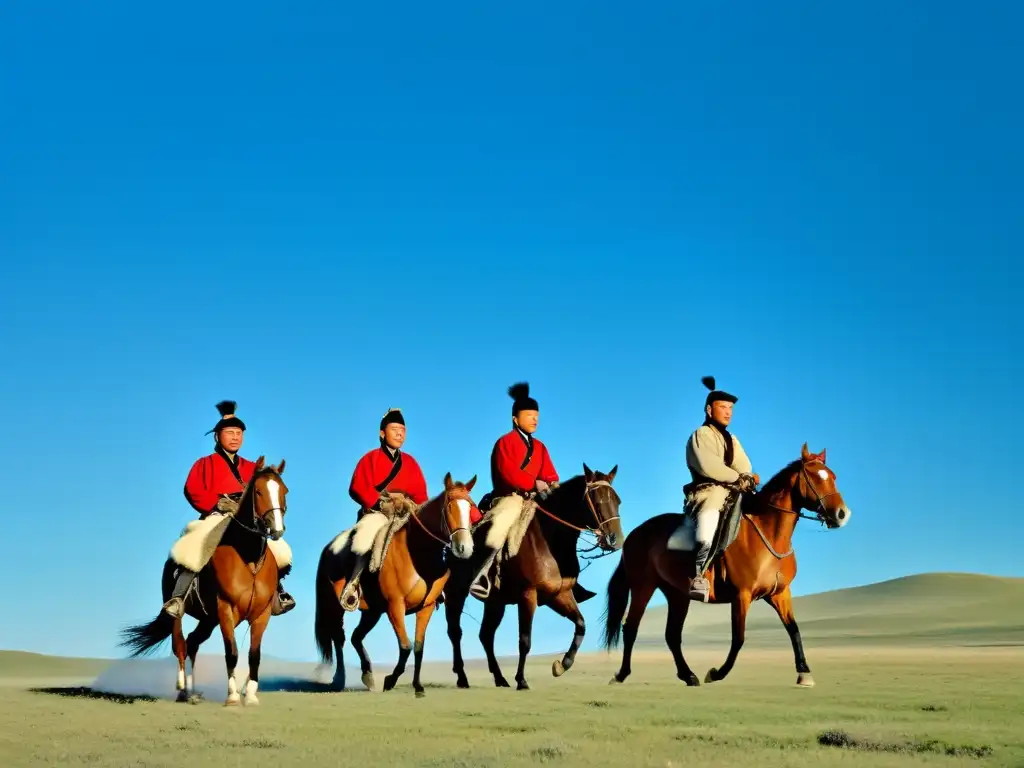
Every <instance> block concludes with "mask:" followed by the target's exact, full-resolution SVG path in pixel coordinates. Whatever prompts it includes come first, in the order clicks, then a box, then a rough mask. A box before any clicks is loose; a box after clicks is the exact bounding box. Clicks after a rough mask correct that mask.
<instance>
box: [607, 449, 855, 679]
mask: <svg viewBox="0 0 1024 768" xmlns="http://www.w3.org/2000/svg"><path fill="white" fill-rule="evenodd" d="M800 455H801V458H800V459H799V460H797V461H794V462H793V463H792V464H789V465H788V466H787V467H785V468H784V469H782V470H781V471H780V472H779V473H778V474H777V475H775V477H773V478H772V479H771V480H769V481H768V482H767V483H765V485H764V487H763V488H762V489H761V490H760V491H759V492H757V493H755V494H752V495H749V496H744V497H743V499H742V513H743V517H742V522H741V524H740V528H739V532H738V534H737V536H736V539H735V541H733V543H732V544H730V545H729V547H728V548H727V549H726V550H725V552H724V553H722V554H721V555H719V556H717V557H715V559H714V561H713V562H712V564H711V567H710V568H709V569H708V572H707V575H706V578H707V579H708V581H709V582H710V584H711V594H710V596H709V600H708V602H710V603H715V604H724V603H731V605H732V646H731V647H730V649H729V656H728V658H726V660H725V664H723V665H722V668H721V669H711V670H710V671H709V672H708V673H707V676H706V677H705V679H704V682H706V683H710V682H714V681H716V680H722V679H724V678H725V676H726V675H728V674H729V672H730V670H732V667H733V664H735V663H736V657H737V655H738V654H739V652H740V648H742V647H743V637H744V632H745V629H746V621H747V610H748V609H749V608H750V604H751V602H752V601H754V600H762V599H763V600H766V601H767V602H768V603H769V604H770V605H771V606H772V608H774V609H775V611H776V612H777V613H778V614H779V618H780V619H781V620H782V623H783V625H784V626H785V627H786V631H787V632H788V633H789V638H790V640H791V642H792V644H793V655H794V657H795V660H796V671H797V685H802V686H812V685H814V680H813V678H812V677H811V670H810V667H808V666H807V659H806V658H805V657H804V649H803V641H802V640H801V638H800V630H799V628H798V627H797V623H796V618H795V617H794V616H793V602H792V596H791V595H790V591H789V590H790V585H791V584H792V583H793V579H794V578H796V555H795V554H794V553H793V548H792V544H791V541H792V536H793V530H794V528H795V527H796V523H797V519H798V518H800V517H809V519H814V520H819V521H821V522H823V523H824V524H825V525H826V526H828V527H829V528H840V527H842V526H843V525H845V524H846V523H847V522H849V519H850V510H849V508H848V507H847V506H846V504H845V502H844V501H843V497H842V495H841V494H840V493H839V491H838V490H837V489H836V484H835V479H836V476H835V473H834V472H833V471H832V470H831V469H829V468H828V467H827V466H826V465H825V451H824V450H823V451H822V452H821V453H819V454H815V453H810V452H809V451H808V450H807V443H804V445H803V449H802V450H801V454H800ZM802 509H807V510H810V511H812V512H813V513H814V515H813V516H808V515H804V514H802V513H801V511H800V510H802ZM682 522H683V515H682V514H663V515H658V516H657V517H652V518H651V519H650V520H646V521H644V522H643V523H642V524H641V525H639V526H638V527H637V528H636V529H635V530H633V531H632V532H630V534H629V536H628V537H627V538H626V542H625V544H624V545H623V548H622V559H621V561H620V562H619V566H618V568H616V569H615V573H613V574H612V578H611V580H610V581H609V583H608V595H607V600H608V602H607V610H606V613H605V647H606V648H608V649H610V648H612V647H614V646H615V645H617V644H618V641H619V636H620V634H621V635H623V636H624V648H623V653H622V666H621V668H620V669H619V671H618V672H617V673H616V675H615V677H614V678H613V679H612V682H613V683H621V682H624V681H625V679H626V678H627V677H629V674H630V671H631V670H630V658H631V656H632V652H633V643H634V642H635V640H636V635H637V630H638V629H639V626H640V619H641V618H642V617H643V615H644V610H645V609H646V608H647V604H648V602H650V599H651V596H652V595H653V594H654V590H656V589H660V590H661V591H662V593H663V594H664V595H665V597H666V599H667V601H668V621H667V623H666V626H665V642H666V643H667V644H668V647H669V649H670V650H671V651H672V656H673V658H674V659H675V664H676V676H677V677H678V678H679V679H680V680H683V681H685V682H686V684H687V685H700V682H699V681H698V679H697V676H696V675H695V674H694V673H693V672H692V671H691V670H690V667H689V666H688V665H687V664H686V660H685V659H684V658H683V649H682V633H683V622H685V621H686V614H687V611H689V608H690V597H689V585H690V577H691V575H692V574H693V570H694V552H689V551H679V550H672V549H669V548H668V542H669V538H670V537H671V536H672V534H673V532H674V531H675V530H676V529H677V528H678V527H679V525H680V524H681V523H682ZM627 603H628V604H629V615H628V616H626V621H625V625H624V626H623V624H622V617H623V616H624V615H625V614H626V605H627Z"/></svg>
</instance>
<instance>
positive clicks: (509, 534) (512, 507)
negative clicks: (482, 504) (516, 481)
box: [476, 494, 537, 560]
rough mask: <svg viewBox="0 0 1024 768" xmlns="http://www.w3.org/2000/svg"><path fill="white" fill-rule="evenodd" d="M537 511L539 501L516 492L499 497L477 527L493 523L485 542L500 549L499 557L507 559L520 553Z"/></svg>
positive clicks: (491, 547)
mask: <svg viewBox="0 0 1024 768" xmlns="http://www.w3.org/2000/svg"><path fill="white" fill-rule="evenodd" d="M536 512H537V502H535V501H533V500H532V499H524V498H523V497H522V496H516V495H515V494H513V495H510V496H503V497H501V498H499V499H497V500H496V501H495V502H494V503H493V504H492V505H491V508H490V509H489V510H487V514H485V515H484V516H483V517H482V518H481V519H480V522H478V523H477V524H476V527H480V526H482V525H486V524H487V523H490V524H491V527H490V528H489V529H488V531H487V536H486V538H485V539H484V542H485V543H486V545H487V546H488V547H489V548H490V549H496V550H498V554H497V558H498V559H502V560H507V559H509V558H513V557H515V556H516V555H517V554H519V547H521V546H522V544H523V539H525V538H526V531H527V530H529V528H530V523H531V522H533V516H534V515H535V514H536Z"/></svg>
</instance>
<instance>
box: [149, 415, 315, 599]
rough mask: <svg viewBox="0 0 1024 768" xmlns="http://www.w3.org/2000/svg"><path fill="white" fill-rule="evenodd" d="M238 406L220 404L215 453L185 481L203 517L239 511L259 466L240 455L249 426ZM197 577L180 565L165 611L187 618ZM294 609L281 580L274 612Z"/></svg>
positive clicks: (198, 463)
mask: <svg viewBox="0 0 1024 768" xmlns="http://www.w3.org/2000/svg"><path fill="white" fill-rule="evenodd" d="M236 405H237V403H235V402H234V401H233V400H222V401H221V402H219V403H217V411H218V412H219V413H220V421H218V422H217V424H216V425H215V426H214V427H213V429H211V430H210V431H209V432H207V433H206V434H208V435H209V434H210V433H213V435H214V449H213V453H211V454H210V455H209V456H203V457H202V458H201V459H197V460H196V462H195V463H194V464H193V465H192V469H190V470H189V473H188V477H187V478H186V479H185V488H184V491H185V498H186V499H187V500H188V503H189V504H191V505H192V508H193V509H195V510H196V512H198V513H199V517H200V518H205V517H208V516H209V515H233V514H234V513H235V512H237V511H238V503H239V502H240V501H241V500H242V492H243V491H244V490H245V485H246V483H248V482H249V481H250V480H252V476H253V475H254V474H255V471H256V463H255V462H252V461H249V460H248V459H246V458H243V457H242V456H240V455H239V453H238V451H239V449H240V448H241V447H242V441H243V440H244V436H245V423H244V422H243V421H242V420H241V419H240V418H238V417H237V416H236V415H235V407H236ZM196 575H197V574H196V573H195V572H193V571H190V570H189V569H187V568H185V567H184V566H180V565H179V566H178V579H177V581H176V582H175V584H174V591H173V592H172V593H171V597H170V599H169V600H168V601H167V602H166V603H164V611H165V612H167V613H168V614H170V615H171V616H174V617H175V618H181V617H183V616H184V615H185V595H186V594H187V593H188V589H189V587H190V586H191V585H192V582H193V581H194V580H195V578H196ZM294 607H295V599H294V598H293V597H292V596H291V595H289V594H288V593H287V592H285V591H284V588H283V587H282V586H281V577H279V578H278V581H277V593H276V595H275V597H274V601H273V607H272V609H271V611H272V613H273V614H274V615H275V616H278V615H280V614H282V613H287V612H288V611H290V610H291V609H292V608H294Z"/></svg>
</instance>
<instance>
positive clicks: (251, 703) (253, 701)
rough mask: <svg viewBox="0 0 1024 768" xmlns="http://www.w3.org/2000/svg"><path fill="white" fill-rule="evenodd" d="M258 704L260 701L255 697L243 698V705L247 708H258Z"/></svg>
mask: <svg viewBox="0 0 1024 768" xmlns="http://www.w3.org/2000/svg"><path fill="white" fill-rule="evenodd" d="M259 703H260V700H259V699H258V698H256V697H255V696H246V697H245V701H244V704H245V706H247V707H256V706H259Z"/></svg>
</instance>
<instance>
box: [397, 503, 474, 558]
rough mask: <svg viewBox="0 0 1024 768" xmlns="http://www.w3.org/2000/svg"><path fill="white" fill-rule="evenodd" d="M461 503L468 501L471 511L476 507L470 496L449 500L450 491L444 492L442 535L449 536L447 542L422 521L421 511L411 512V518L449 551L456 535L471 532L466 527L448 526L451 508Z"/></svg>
mask: <svg viewBox="0 0 1024 768" xmlns="http://www.w3.org/2000/svg"><path fill="white" fill-rule="evenodd" d="M460 501H468V502H469V504H470V508H471V509H472V508H475V507H476V504H474V503H473V500H472V499H471V498H469V496H468V494H467V496H466V497H465V498H464V499H461V498H460V499H451V498H449V494H448V491H447V490H446V491H445V492H444V501H442V502H441V527H442V533H443V534H447V536H448V540H447V541H445V540H444V539H442V538H441V537H440V536H438V535H437V534H436V533H434V532H433V531H432V530H430V529H429V528H427V526H426V524H425V523H424V522H423V521H422V520H421V519H420V516H419V514H418V512H419V510H417V511H415V512H411V513H410V515H409V516H410V517H412V519H413V520H415V521H416V522H417V523H419V526H420V528H422V529H423V532H424V533H426V534H427V535H428V536H429V537H430V538H432V539H433V540H434V541H436V542H438V543H439V544H440V545H441V546H442V547H444V548H445V549H449V548H450V547H451V546H452V540H453V539H454V538H455V534H456V533H458V532H459V531H466V532H467V533H468V532H470V529H469V528H467V527H465V526H462V525H460V526H459V527H458V528H455V529H452V527H451V526H450V525H449V524H448V509H449V507H451V505H452V504H458V503H459V502H460Z"/></svg>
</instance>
